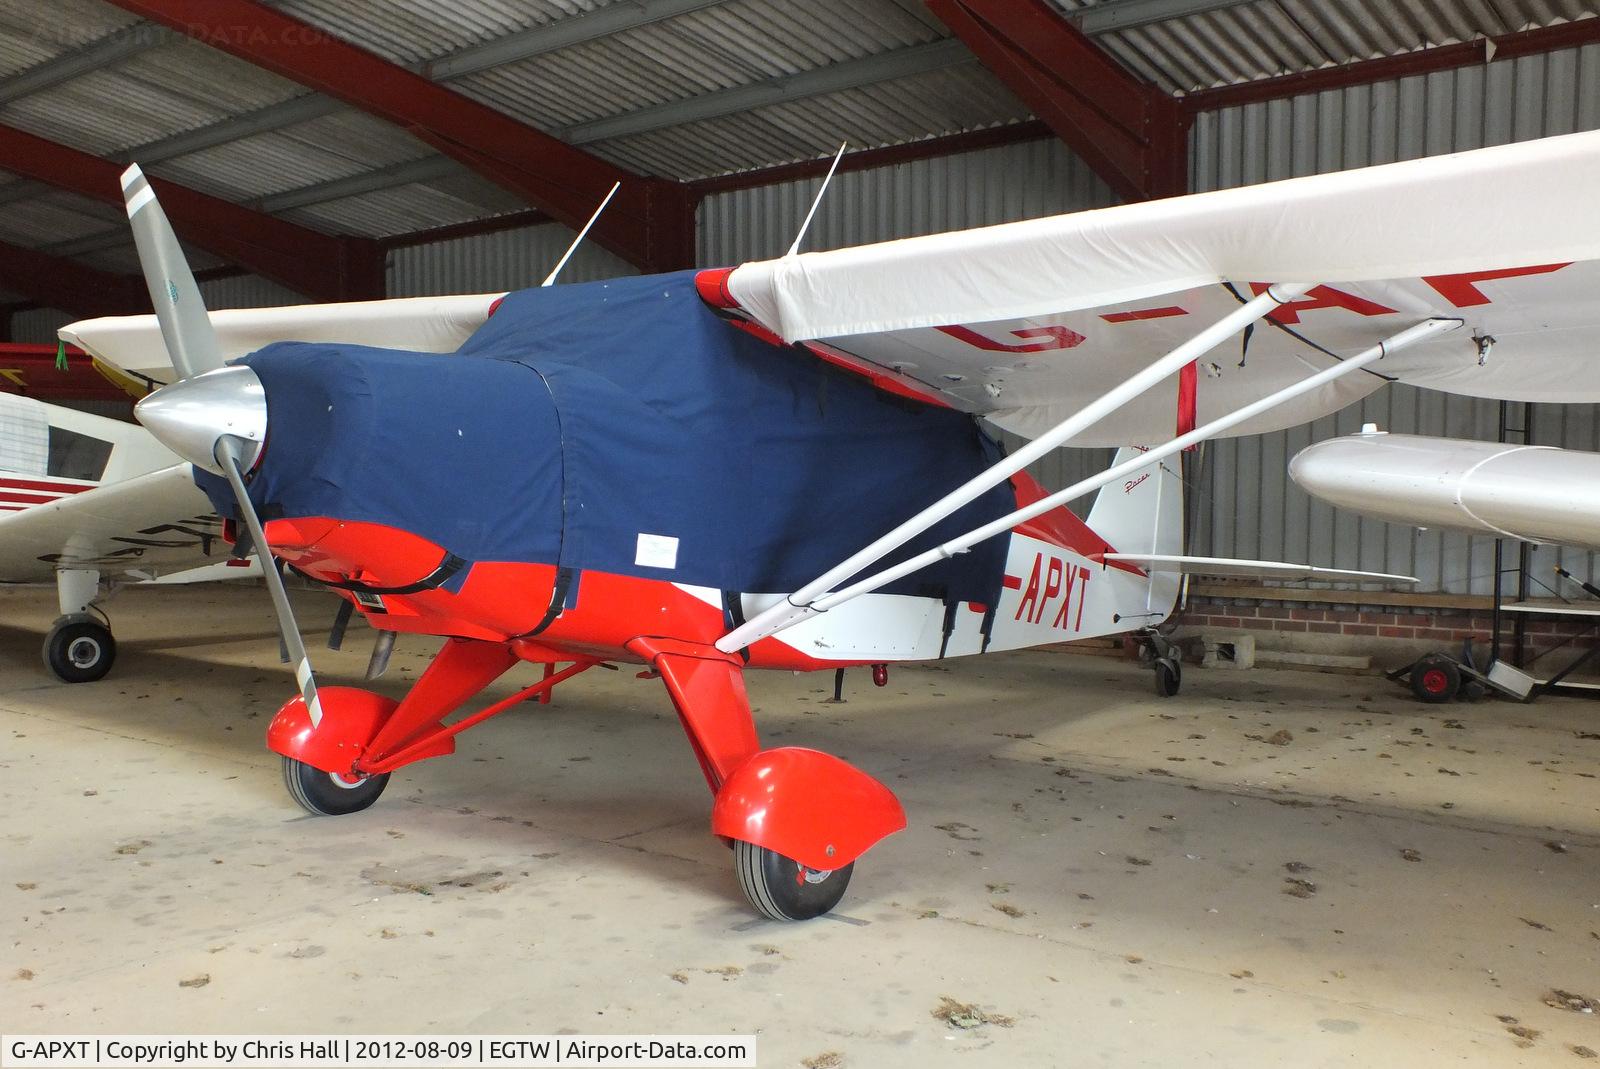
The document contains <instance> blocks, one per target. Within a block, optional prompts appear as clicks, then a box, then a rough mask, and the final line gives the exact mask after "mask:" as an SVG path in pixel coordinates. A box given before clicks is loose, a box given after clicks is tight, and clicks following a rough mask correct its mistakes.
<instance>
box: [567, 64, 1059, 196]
mask: <svg viewBox="0 0 1600 1069" xmlns="http://www.w3.org/2000/svg"><path fill="white" fill-rule="evenodd" d="M1028 115H1029V112H1028V109H1027V107H1026V106H1024V105H1023V104H1022V103H1021V102H1020V101H1018V100H1017V99H1016V98H1015V97H1013V96H1012V95H1011V94H1010V93H1009V92H1007V91H1006V89H1005V87H1004V86H1002V85H1001V84H1000V83H999V81H998V80H997V79H996V78H995V77H994V76H993V75H991V74H989V73H988V72H987V71H986V70H984V69H983V68H982V67H981V66H980V65H978V64H976V63H973V64H966V65H962V66H959V67H953V68H951V69H949V70H945V71H938V72H935V73H932V74H921V75H916V76H915V77H911V78H899V79H895V80H894V81H888V82H879V83H877V84H874V85H871V86H865V87H862V88H860V89H850V90H845V91H843V92H839V93H830V94H827V95H824V96H816V97H808V98H805V99H803V100H795V101H790V102H786V103H783V104H774V105H771V106H770V107H765V108H757V109H755V110H752V111H748V112H743V113H741V114H738V115H730V116H726V117H724V118H720V119H710V120H706V121H704V122H697V123H690V124H688V125H684V126H676V127H672V128H670V129H665V130H657V131H653V132H651V133H647V134H639V135H637V136H634V137H629V138H619V139H617V140H614V141H607V142H600V143H597V144H595V145H591V146H588V147H589V149H590V150H591V151H594V152H596V153H597V154H598V155H601V156H604V157H606V158H608V159H611V160H613V161H615V162H617V163H619V164H622V165H624V166H628V167H631V168H633V169H635V170H639V171H643V172H645V173H650V174H660V175H665V176H668V177H671V178H677V179H693V178H703V177H707V176H710V175H715V174H726V173H729V172H734V171H741V170H749V169H753V168H758V167H765V166H770V165H773V164H779V163H790V162H793V161H795V160H806V159H814V158H816V157H818V156H821V155H831V154H832V153H833V152H834V150H836V149H837V148H838V147H839V143H840V142H841V141H849V143H850V146H851V148H854V149H859V148H877V147H881V146H884V145H894V144H901V143H904V142H907V141H918V140H922V139H923V138H926V137H930V136H937V135H940V134H947V133H956V132H960V131H964V130H972V129H980V128H983V127H988V126H994V125H998V124H1001V123H1006V122H1012V121H1018V120H1021V119H1026V118H1027V117H1028Z"/></svg>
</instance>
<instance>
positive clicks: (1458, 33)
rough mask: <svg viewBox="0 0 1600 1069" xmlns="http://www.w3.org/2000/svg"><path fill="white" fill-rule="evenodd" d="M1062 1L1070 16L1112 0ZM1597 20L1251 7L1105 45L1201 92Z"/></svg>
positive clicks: (1517, 4) (1415, 1)
mask: <svg viewBox="0 0 1600 1069" xmlns="http://www.w3.org/2000/svg"><path fill="white" fill-rule="evenodd" d="M1052 2H1053V3H1054V4H1055V5H1056V6H1057V7H1059V8H1061V9H1062V10H1063V11H1065V12H1066V13H1068V14H1069V15H1070V14H1072V13H1073V12H1075V11H1080V10H1082V9H1086V8H1092V7H1096V6H1100V5H1102V4H1105V3H1107V2H1108V0H1099V3H1095V2H1093V0H1052ZM1597 13H1600V12H1597V11H1596V6H1595V4H1594V3H1592V2H1591V0H1470V2H1466V3H1441V2H1438V0H1251V2H1247V3H1240V4H1235V5H1232V6H1225V7H1220V8H1217V9H1215V10H1212V11H1207V12H1202V13H1199V14H1194V15H1187V16H1184V17H1182V18H1175V19H1169V20H1165V21H1162V22H1155V23H1150V24H1147V25H1144V26H1139V27H1135V28H1130V29H1126V30H1117V31H1112V32H1108V33H1102V34H1098V35H1097V36H1096V37H1095V40H1096V41H1097V42H1098V43H1099V44H1100V45H1101V46H1102V47H1104V48H1105V49H1106V50H1107V51H1108V52H1110V53H1111V54H1112V55H1114V56H1116V57H1117V59H1118V60H1120V61H1121V62H1122V63H1123V64H1124V65H1125V66H1127V67H1128V68H1129V69H1130V70H1132V71H1134V72H1135V73H1136V74H1138V75H1140V76H1141V77H1143V78H1145V79H1146V80H1149V81H1153V82H1155V83H1156V84H1157V85H1159V86H1161V87H1162V88H1164V89H1167V90H1169V91H1172V92H1192V91H1195V90H1197V89H1207V88H1212V87H1214V86H1219V85H1230V84H1233V83H1236V82H1243V81H1253V80H1255V79H1258V78H1270V77H1273V76H1275V75H1279V74H1286V73H1291V72H1296V71H1305V70H1313V69H1316V68H1319V67H1324V66H1328V65H1330V64H1344V63H1353V62H1358V61H1360V60H1366V59H1375V58H1378V57H1381V56H1392V55H1398V54H1402V53H1406V52H1411V51H1415V50H1417V49H1420V48H1426V47H1430V46H1436V45H1445V44H1454V43H1457V42H1461V41H1470V40H1473V39H1475V38H1477V37H1480V36H1488V37H1494V36H1498V35H1501V34H1506V33H1512V32H1516V31H1518V30H1525V29H1531V28H1536V27H1540V26H1548V25H1551V24H1553V23H1558V22H1564V21H1570V20H1574V19H1580V18H1592V17H1594V16H1595V15H1596V14H1597Z"/></svg>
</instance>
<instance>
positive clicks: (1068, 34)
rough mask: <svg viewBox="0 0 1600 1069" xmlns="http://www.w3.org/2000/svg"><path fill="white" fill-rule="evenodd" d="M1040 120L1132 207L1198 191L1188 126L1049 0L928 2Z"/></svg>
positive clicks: (1163, 97)
mask: <svg viewBox="0 0 1600 1069" xmlns="http://www.w3.org/2000/svg"><path fill="white" fill-rule="evenodd" d="M924 2H925V3H926V4H927V7H928V9H929V10H930V11H932V12H933V13H934V14H935V15H937V16H938V17H939V18H940V19H941V20H942V21H943V22H944V24H945V25H946V26H948V27H950V30H951V32H952V33H954V34H955V35H956V37H958V38H959V39H960V40H961V41H964V42H965V43H966V46H967V47H968V48H970V49H971V50H972V52H973V53H974V54H975V55H976V56H977V57H978V58H979V59H980V60H982V61H983V64H984V66H986V67H988V68H989V70H990V71H991V72H993V73H994V74H995V76H996V77H998V78H999V79H1000V80H1001V81H1003V82H1004V83H1005V84H1006V86H1007V87H1008V88H1010V90H1011V91H1012V92H1013V93H1015V94H1016V95H1017V96H1018V97H1019V98H1020V99H1021V100H1022V102H1023V103H1025V104H1027V105H1028V107H1030V108H1032V109H1033V113H1034V114H1035V115H1037V116H1038V117H1039V118H1040V119H1043V120H1044V121H1045V122H1046V123H1048V124H1049V126H1050V128H1051V129H1052V130H1054V131H1055V132H1056V136H1058V137H1060V138H1061V140H1062V141H1064V142H1066V144H1067V147H1069V148H1071V149H1072V150H1073V151H1074V152H1076V153H1077V154H1078V155H1079V156H1080V157H1082V158H1083V160H1084V162H1085V163H1087V164H1089V166H1090V167H1092V168H1093V169H1094V170H1095V172H1096V173H1097V174H1099V175H1100V177H1101V178H1103V179H1105V181H1106V183H1107V184H1108V185H1110V186H1111V188H1112V189H1113V190H1115V191H1116V193H1117V194H1118V195H1119V196H1121V197H1123V198H1124V199H1127V200H1149V199H1151V198H1153V197H1165V196H1173V195H1175V194H1179V193H1182V192H1184V190H1185V189H1186V188H1187V186H1188V170H1189V164H1188V155H1189V153H1188V122H1187V117H1186V116H1185V114H1184V113H1183V111H1182V109H1181V108H1179V106H1178V103H1177V100H1176V98H1174V97H1172V96H1170V95H1168V94H1167V93H1164V92H1162V91H1161V90H1160V89H1157V88H1156V87H1155V86H1152V85H1147V84H1145V83H1144V82H1141V81H1138V80H1137V79H1135V78H1134V77H1133V76H1132V75H1131V74H1129V73H1128V72H1127V71H1126V70H1124V69H1123V68H1122V67H1121V66H1120V65H1119V64H1118V63H1117V62H1116V61H1115V60H1113V59H1112V58H1111V57H1110V56H1108V55H1106V54H1105V53H1104V52H1102V51H1101V50H1100V49H1099V47H1097V46H1096V45H1095V44H1094V42H1092V41H1090V40H1089V38H1088V37H1087V36H1086V35H1085V34H1084V33H1083V31H1081V30H1079V29H1078V28H1077V27H1076V26H1073V25H1072V24H1071V23H1070V22H1068V21H1067V20H1066V18H1065V17H1063V15H1062V13H1061V12H1060V10H1058V9H1057V8H1055V7H1053V6H1051V5H1050V4H1048V3H1046V2H1045V0H924Z"/></svg>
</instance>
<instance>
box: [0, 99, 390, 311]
mask: <svg viewBox="0 0 1600 1069" xmlns="http://www.w3.org/2000/svg"><path fill="white" fill-rule="evenodd" d="M0 167H3V168H4V169H5V170H8V171H11V172H12V173H14V174H18V175H21V176H22V177H24V178H30V179H33V180H35V181H39V182H44V183H46V184H47V185H50V186H52V187H54V188H56V189H62V190H66V191H68V192H70V193H76V194H79V195H80V196H84V197H88V198H89V199H91V200H95V201H99V202H101V203H104V204H111V205H115V206H116V207H119V208H120V207H121V206H122V186H121V182H120V180H119V179H120V175H121V173H122V170H123V168H122V165H121V164H120V163H117V162H116V161H113V160H106V159H101V158H100V157H98V156H91V155H89V154H88V153H86V152H80V151H78V150H77V149H74V148H70V147H68V146H66V145H62V144H58V143H56V142H54V141H48V140H46V139H45V138H42V137H38V136H36V135H34V134H30V133H28V132H26V131H24V130H18V129H15V128H13V127H9V126H0ZM151 185H152V186H154V188H155V189H156V192H157V193H158V194H159V196H160V197H161V206H162V207H163V208H165V209H166V212H167V215H168V217H169V218H170V219H171V220H172V225H173V228H174V229H175V230H176V231H177V232H178V236H179V237H181V238H183V239H185V240H187V241H191V242H193V243H194V244H195V245H198V246H199V247H201V248H203V249H206V250H208V251H210V252H212V253H215V254H216V255H218V256H221V257H223V258H225V259H227V260H230V261H232V262H233V263H236V264H238V265H240V266H241V267H244V268H247V269H249V270H251V271H254V272H256V273H257V274H260V275H264V276H266V277H267V278H270V279H272V280H273V281H274V282H278V283H281V284H282V285H285V286H288V287H289V288H290V289H293V290H296V291H298V292H300V293H304V294H305V295H307V296H309V297H313V298H316V299H318V300H324V301H336V300H350V299H353V298H366V297H373V296H382V294H383V265H382V259H381V256H380V255H379V253H378V251H377V246H376V245H375V244H374V243H373V242H370V241H365V240H362V239H355V238H340V237H333V236H331V235H329V234H323V233H321V232H319V231H316V230H311V229H309V228H307V227H303V226H298V225H296V224H294V223H290V222H286V221H284V220H282V219H274V218H273V217H272V216H270V215H266V214H264V213H262V212H258V211H252V210H251V209H249V208H246V207H243V206H242V205H238V204H232V203H229V202H228V201H225V200H221V199H219V198H217V197H213V196H210V195H208V194H205V193H200V192H198V191H196V190H193V189H189V188H187V187H185V186H180V185H176V184H174V183H172V182H167V181H165V180H163V179H159V178H152V179H151Z"/></svg>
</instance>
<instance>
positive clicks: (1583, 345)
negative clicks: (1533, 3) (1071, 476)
mask: <svg viewBox="0 0 1600 1069" xmlns="http://www.w3.org/2000/svg"><path fill="white" fill-rule="evenodd" d="M1596 188H1600V132H1596V133H1582V134H1573V135H1569V136H1563V137H1552V138H1545V139H1542V140H1538V141H1531V142H1524V143H1520V144H1516V145H1507V146H1502V147H1496V148H1488V149H1479V150H1475V151H1471V152H1462V153H1456V154H1453V155H1447V156H1434V157H1428V158H1425V159H1419V160H1412V161H1407V162H1403V163H1395V164H1388V165H1384V166H1380V167H1369V168H1364V169H1361V170H1354V171H1344V172H1339V173H1334V174H1325V175H1316V176H1312V177H1307V178H1296V179H1290V180H1287V181H1282V182H1273V183H1268V184H1264V185H1257V186H1248V187H1243V188H1238V189H1228V190H1220V191H1217V192H1211V193H1200V194H1194V195H1191V196H1185V197H1174V198H1171V199H1168V200H1159V201H1151V202H1147V203H1141V204H1129V205H1121V206H1117V207H1112V208H1104V209H1100V210H1097V211H1088V212H1077V213H1073V214H1069V215H1062V216H1057V217H1054V218H1049V219H1037V220H1029V221H1024V222H1018V223H1010V224H1005V225H1001V226H993V227H985V228H980V229H975V230H967V231H960V232H955V233H948V234H935V235H931V236H927V237H919V238H908V239H904V240H901V241H892V242H885V243H882V244H877V245H868V246H862V247H858V248H850V249H841V250H837V251H833V252H821V253H809V254H803V255H798V256H790V257H785V258H783V259H779V260H769V261H762V262H755V263H747V264H744V265H742V266H740V267H737V268H734V269H733V270H732V271H731V272H707V273H706V276H705V277H703V279H702V283H701V289H702V293H704V294H705V295H706V296H707V299H708V300H709V301H711V302H712V303H713V304H716V305H720V306H722V307H724V308H726V309H728V310H729V311H730V312H731V313H732V314H735V315H742V316H744V317H746V318H748V319H751V320H754V321H755V322H756V323H757V324H759V325H760V326H761V327H764V328H766V329H767V330H770V331H771V332H772V333H774V334H777V335H778V336H780V337H781V338H782V339H783V340H785V341H790V342H804V343H806V344H807V345H809V346H810V347H812V348H813V349H814V350H816V351H817V352H818V353H819V354H820V355H822V356H824V357H825V358H828V359H833V360H836V361H837V362H842V363H846V364H852V365H854V366H856V367H857V368H858V369H862V370H866V371H867V372H869V373H871V374H874V375H875V376H877V378H878V380H879V382H880V385H886V386H888V387H889V388H891V389H893V388H895V386H896V385H897V384H899V385H900V386H902V387H904V388H905V389H907V390H909V391H910V392H914V393H919V394H922V395H931V396H932V397H933V398H935V399H937V400H940V401H942V402H944V403H946V404H949V405H951V406H953V407H956V408H959V409H962V410H965V411H970V412H975V413H979V414H982V415H984V416H986V417H988V418H989V419H990V420H992V421H993V422H995V423H997V424H998V425H1000V426H1001V427H1004V428H1005V429H1007V430H1010V431H1013V432H1015V433H1018V434H1023V435H1028V436H1032V435H1035V434H1038V433H1042V432H1043V431H1044V430H1045V429H1047V428H1049V427H1050V426H1052V425H1054V424H1055V423H1057V422H1058V421H1059V420H1060V419H1062V418H1063V417H1065V416H1066V415H1068V414H1070V413H1071V412H1074V411H1077V410H1078V409H1080V408H1081V407H1082V406H1083V405H1084V404H1085V403H1087V402H1088V401H1090V400H1092V399H1094V398H1096V397H1098V396H1099V395H1101V394H1102V393H1104V392H1105V391H1106V390H1107V389H1108V388H1110V387H1111V386H1113V385H1115V384H1117V383H1119V382H1121V381H1122V380H1123V379H1125V378H1127V377H1128V376H1129V375H1130V374H1132V373H1134V372H1135V371H1137V370H1139V369H1140V368H1142V367H1144V366H1146V365H1147V364H1149V363H1151V362H1153V361H1154V360H1156V359H1157V358H1159V357H1160V356H1162V355H1163V354H1165V353H1166V352H1167V351H1168V350H1170V349H1171V348H1173V347H1174V346H1175V345H1177V344H1178V343H1179V342H1181V341H1183V340H1185V339H1187V338H1189V337H1191V336H1192V335H1194V334H1195V333H1198V332H1199V330H1200V329H1201V328H1203V327H1205V326H1207V325H1209V324H1210V323H1211V322H1214V321H1215V320H1216V319H1218V318H1220V317H1221V316H1222V315H1223V314H1225V313H1226V312H1227V311H1229V310H1230V309H1232V308H1234V307H1237V305H1238V304H1239V303H1240V302H1241V301H1243V300H1246V299H1248V298H1250V297H1251V296H1253V295H1254V293H1256V292H1259V290H1260V289H1262V288H1264V287H1265V284H1266V283H1269V282H1303V283H1315V284H1317V288H1314V289H1312V290H1311V291H1310V292H1308V293H1307V294H1305V295H1304V296H1302V297H1300V298H1299V299H1297V300H1295V301H1292V302H1290V303H1288V304H1286V305H1283V306H1281V307H1279V308H1278V309H1277V310H1276V311H1275V312H1273V313H1272V315H1271V316H1270V317H1269V319H1268V320H1266V321H1263V322H1261V323H1259V324H1257V326H1256V327H1255V328H1254V329H1253V330H1252V331H1250V332H1249V334H1248V336H1246V337H1244V338H1235V339H1234V340H1232V341H1230V342H1228V343H1225V344H1224V345H1223V346H1221V347H1220V348H1218V349H1216V350H1213V351H1212V352H1211V353H1210V354H1209V355H1208V356H1206V357H1205V358H1203V359H1202V360H1201V361H1200V369H1199V370H1200V374H1199V375H1198V388H1197V391H1196V392H1197V401H1198V404H1197V408H1198V418H1199V421H1200V422H1202V423H1203V422H1206V421H1207V420H1209V419H1212V418H1215V417H1217V416H1220V415H1223V414H1226V413H1228V412H1231V411H1235V410H1237V409H1238V408H1240V407H1242V406H1243V405H1245V404H1248V403H1249V402H1251V401H1254V400H1257V399H1259V398H1261V397H1264V396H1266V395H1268V394H1270V393H1272V392H1274V391H1276V390H1278V389H1280V388H1282V387H1284V386H1287V385H1289V384H1290V383H1292V382H1294V381H1296V380H1298V379H1301V378H1304V377H1305V376H1306V375H1307V374H1309V373H1310V372H1312V371H1317V370H1321V369H1323V368H1326V367H1328V366H1331V364H1332V363H1333V362H1334V361H1336V360H1338V359H1339V358H1340V357H1341V356H1350V355H1355V354H1356V353H1358V352H1360V351H1361V350H1363V349H1366V348H1368V347H1370V346H1372V345H1375V344H1377V343H1378V342H1380V341H1382V340H1383V339H1385V338H1387V337H1390V336H1392V335H1394V334H1396V333H1397V332H1399V331H1400V330H1402V329H1404V328H1406V327H1408V326H1411V325H1412V324H1415V323H1418V322H1420V321H1422V320H1424V319H1427V318H1430V317H1439V316H1442V317H1450V318H1460V319H1462V320H1464V321H1465V328H1464V329H1460V330H1455V331H1452V332H1450V333H1448V334H1447V335H1443V336H1441V337H1438V338H1435V339H1433V340H1431V341H1428V342H1424V343H1420V344H1418V345H1416V346H1414V347H1412V348H1410V349H1408V350H1406V351H1405V352H1403V353H1400V354H1396V355H1394V356H1392V357H1389V358H1386V359H1384V360H1382V361H1380V362H1379V363H1377V364H1375V365H1373V366H1372V367H1371V368H1369V369H1367V370H1366V371H1363V372H1360V373H1357V374H1355V375H1352V376H1348V377H1346V378H1342V379H1339V380H1336V381H1335V382H1334V383H1332V384H1329V385H1328V386H1325V387H1323V388H1322V389H1321V390H1319V391H1315V392H1312V393H1309V394H1306V395H1304V396H1302V397H1301V398H1299V399H1298V400H1297V401H1295V402H1292V403H1290V404H1289V405H1287V406H1284V407H1281V408H1277V409H1273V410H1270V411H1268V412H1265V413H1263V414H1261V415H1259V416H1257V417H1255V418H1253V419H1251V420H1249V421H1246V422H1245V423H1242V424H1240V425H1238V426H1236V427H1234V428H1233V429H1232V431H1231V432H1230V433H1231V434H1234V435H1242V434H1255V433H1261V432H1263V431H1268V430H1275V429H1280V428H1282V427H1286V426H1293V425H1296V424H1299V423H1303V422H1306V421H1308V420H1310V419H1313V418H1316V417H1318V416H1321V415H1324V414H1327V413H1330V412H1334V411H1336V410H1338V409H1340V408H1343V407H1344V406H1346V405H1347V404H1349V403H1350V402H1352V401H1355V400H1357V399H1359V398H1360V397H1362V396H1364V395H1366V394H1367V393H1369V392H1371V391H1372V390H1375V389H1377V388H1378V387H1379V386H1381V385H1382V384H1383V383H1384V382H1385V381H1387V380H1389V379H1397V380H1399V381H1403V382H1408V383H1412V384H1415V385H1418V386H1426V387H1432V388H1435V389H1440V390H1447V391H1450V392H1454V393H1464V394H1470V395H1474V396H1482V397H1494V398H1506V399H1512V400H1530V401H1560V402H1592V401H1600V376H1595V375H1594V374H1593V373H1592V371H1591V370H1590V368H1591V366H1592V365H1591V363H1590V361H1591V359H1592V354H1593V353H1594V352H1595V351H1596V350H1597V349H1600V300H1597V299H1596V297H1595V295H1596V294H1597V293H1600V216H1597V215H1596V214H1595V212H1594V211H1593V208H1592V198H1593V191H1594V190H1595V189H1596ZM1177 389H1178V383H1177V376H1174V377H1173V378H1172V379H1170V380H1168V382H1167V383H1166V384H1164V385H1162V386H1158V387H1157V388H1155V389H1153V390H1151V391H1149V392H1148V393H1146V394H1145V395H1144V396H1143V397H1141V398H1139V399H1137V400H1135V401H1133V402H1132V403H1130V404H1129V405H1127V406H1125V407H1124V408H1123V409H1121V410H1120V411H1119V412H1117V413H1116V414H1114V415H1113V416H1110V417H1108V418H1107V419H1106V420H1103V421H1102V422H1101V423H1100V424H1098V425H1096V426H1095V427H1092V428H1090V429H1089V430H1088V431H1086V432H1085V433H1084V434H1083V435H1081V436H1080V437H1079V438H1077V439H1074V441H1073V442H1072V443H1071V444H1075V445H1115V444H1126V443H1130V442H1146V441H1152V440H1157V439H1164V438H1166V437H1170V436H1171V434H1172V429H1173V425H1174V416H1175V411H1176V403H1177V402H1176V398H1177Z"/></svg>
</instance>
